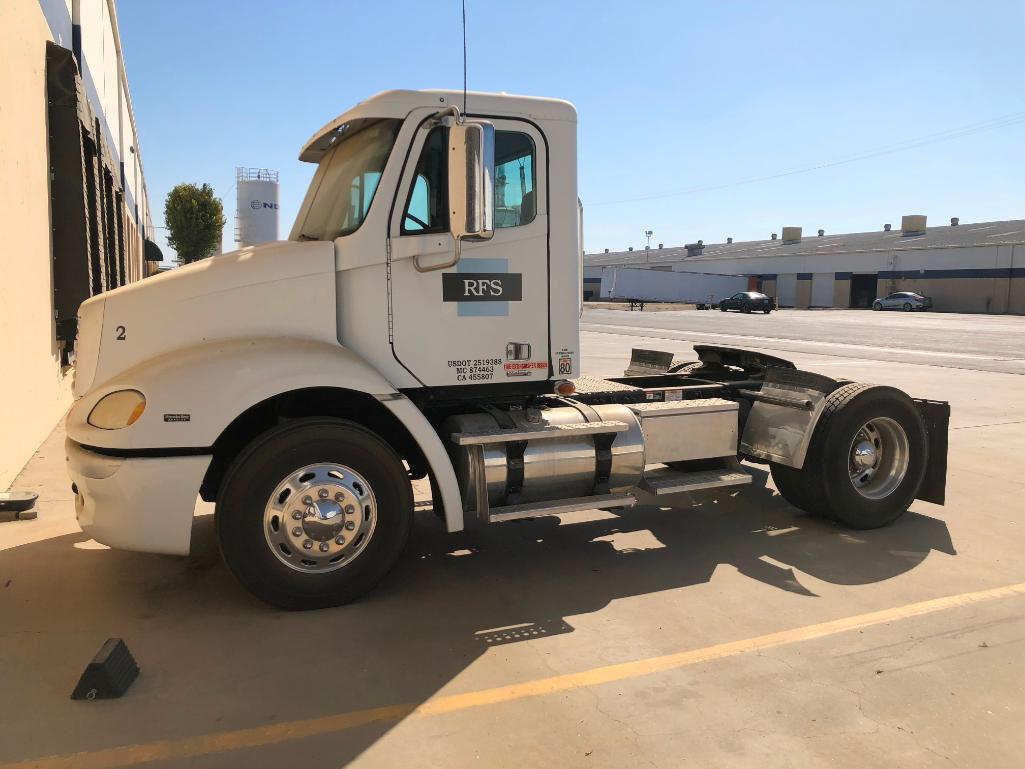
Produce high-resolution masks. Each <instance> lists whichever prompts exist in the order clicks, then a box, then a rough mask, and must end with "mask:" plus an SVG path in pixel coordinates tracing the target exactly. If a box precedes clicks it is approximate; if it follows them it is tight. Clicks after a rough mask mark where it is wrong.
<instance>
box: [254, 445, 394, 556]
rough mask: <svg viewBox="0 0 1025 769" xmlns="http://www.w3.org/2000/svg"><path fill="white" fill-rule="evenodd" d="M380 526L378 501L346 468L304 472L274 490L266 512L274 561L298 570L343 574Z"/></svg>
mask: <svg viewBox="0 0 1025 769" xmlns="http://www.w3.org/2000/svg"><path fill="white" fill-rule="evenodd" d="M376 527H377V499H376V498H375V497H374V492H373V489H371V487H370V484H369V483H367V480H366V479H365V478H364V477H363V476H362V475H360V474H359V473H357V472H356V471H355V470H353V469H352V468H350V467H346V466H345V465H339V464H333V463H328V462H323V463H319V464H315V465H307V466H306V467H301V468H299V469H298V470H296V471H295V472H293V473H290V474H289V475H288V476H287V477H286V478H285V479H284V480H282V481H281V482H280V483H279V484H278V485H277V486H276V487H275V488H274V491H273V493H272V494H271V496H270V499H269V500H268V501H267V505H266V507H265V508H264V511H263V534H264V538H265V539H266V541H267V546H268V547H269V548H270V550H271V552H272V553H274V556H275V557H276V558H277V559H278V560H279V561H281V562H282V563H283V564H285V565H286V566H288V567H289V568H291V569H295V570H296V571H301V572H307V573H322V572H328V571H334V570H335V569H340V568H342V567H343V566H346V565H347V564H350V563H352V562H353V561H354V560H355V559H356V558H358V557H359V555H360V553H362V552H363V551H364V550H365V549H366V546H367V543H369V542H370V538H371V537H372V536H373V534H374V529H375V528H376Z"/></svg>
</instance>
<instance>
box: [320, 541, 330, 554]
mask: <svg viewBox="0 0 1025 769" xmlns="http://www.w3.org/2000/svg"><path fill="white" fill-rule="evenodd" d="M329 547H331V546H330V545H329V544H328V543H327V542H321V543H320V552H322V553H326V552H327V551H328V548H329Z"/></svg>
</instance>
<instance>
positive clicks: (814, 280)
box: [811, 272, 833, 307]
mask: <svg viewBox="0 0 1025 769" xmlns="http://www.w3.org/2000/svg"><path fill="white" fill-rule="evenodd" d="M811 306H812V307H832V306H833V273H831V272H816V273H814V274H813V275H812V276H811Z"/></svg>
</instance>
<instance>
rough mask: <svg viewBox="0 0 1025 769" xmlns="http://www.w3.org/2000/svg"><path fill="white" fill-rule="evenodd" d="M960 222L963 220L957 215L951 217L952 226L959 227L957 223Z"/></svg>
mask: <svg viewBox="0 0 1025 769" xmlns="http://www.w3.org/2000/svg"><path fill="white" fill-rule="evenodd" d="M960 223H961V220H960V219H958V218H957V217H956V216H952V217H950V226H951V227H957V225H959V224H960Z"/></svg>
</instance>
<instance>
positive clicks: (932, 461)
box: [914, 398, 950, 505]
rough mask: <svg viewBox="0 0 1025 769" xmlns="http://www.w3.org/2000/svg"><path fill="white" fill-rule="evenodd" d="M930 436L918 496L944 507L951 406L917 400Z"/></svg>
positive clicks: (943, 402) (938, 402)
mask: <svg viewBox="0 0 1025 769" xmlns="http://www.w3.org/2000/svg"><path fill="white" fill-rule="evenodd" d="M914 401H915V405H916V406H917V407H918V413H919V414H921V415H922V421H923V422H924V423H925V431H926V433H927V434H928V436H929V461H928V463H927V464H926V467H925V477H924V478H923V479H922V485H921V486H920V487H919V489H918V494H917V495H916V496H917V498H918V499H920V500H922V501H923V502H932V503H933V504H934V505H942V504H943V503H944V502H945V500H946V496H947V428H948V426H949V425H950V404H949V403H947V402H946V401H930V400H925V399H924V398H915V399H914Z"/></svg>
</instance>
